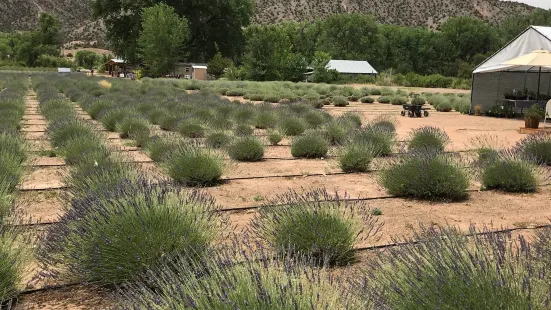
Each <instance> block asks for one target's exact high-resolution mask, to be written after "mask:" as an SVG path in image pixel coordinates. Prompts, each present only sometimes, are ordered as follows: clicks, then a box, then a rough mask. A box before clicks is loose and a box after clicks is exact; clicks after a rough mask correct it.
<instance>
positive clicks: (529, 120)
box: [524, 117, 540, 129]
mask: <svg viewBox="0 0 551 310" xmlns="http://www.w3.org/2000/svg"><path fill="white" fill-rule="evenodd" d="M524 126H525V127H526V128H532V129H537V128H538V127H539V126H540V120H539V119H537V118H533V117H525V118H524Z"/></svg>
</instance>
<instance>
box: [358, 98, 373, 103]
mask: <svg viewBox="0 0 551 310" xmlns="http://www.w3.org/2000/svg"><path fill="white" fill-rule="evenodd" d="M360 101H361V102H362V103H373V102H375V99H373V98H372V97H362V98H360Z"/></svg>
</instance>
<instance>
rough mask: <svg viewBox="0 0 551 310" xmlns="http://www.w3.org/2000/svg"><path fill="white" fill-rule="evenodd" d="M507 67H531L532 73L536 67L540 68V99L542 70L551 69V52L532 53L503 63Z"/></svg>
mask: <svg viewBox="0 0 551 310" xmlns="http://www.w3.org/2000/svg"><path fill="white" fill-rule="evenodd" d="M503 65H507V66H518V67H529V69H528V70H527V72H528V71H530V70H531V69H533V68H534V67H539V70H538V99H539V94H540V82H541V68H542V67H551V52H550V51H548V50H537V51H533V52H532V53H529V54H525V55H522V56H520V57H517V58H514V59H511V60H508V61H506V62H504V63H503Z"/></svg>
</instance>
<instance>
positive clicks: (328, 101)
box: [318, 98, 331, 106]
mask: <svg viewBox="0 0 551 310" xmlns="http://www.w3.org/2000/svg"><path fill="white" fill-rule="evenodd" d="M318 103H320V104H322V105H324V106H326V105H331V100H329V99H326V98H324V99H320V100H318Z"/></svg>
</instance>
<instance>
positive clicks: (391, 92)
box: [381, 87, 396, 96]
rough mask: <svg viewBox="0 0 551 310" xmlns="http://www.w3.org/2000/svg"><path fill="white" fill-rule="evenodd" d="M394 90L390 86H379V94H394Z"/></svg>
mask: <svg viewBox="0 0 551 310" xmlns="http://www.w3.org/2000/svg"><path fill="white" fill-rule="evenodd" d="M395 94H396V92H395V91H394V90H392V88H388V87H383V88H381V95H383V96H394V95H395Z"/></svg>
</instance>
